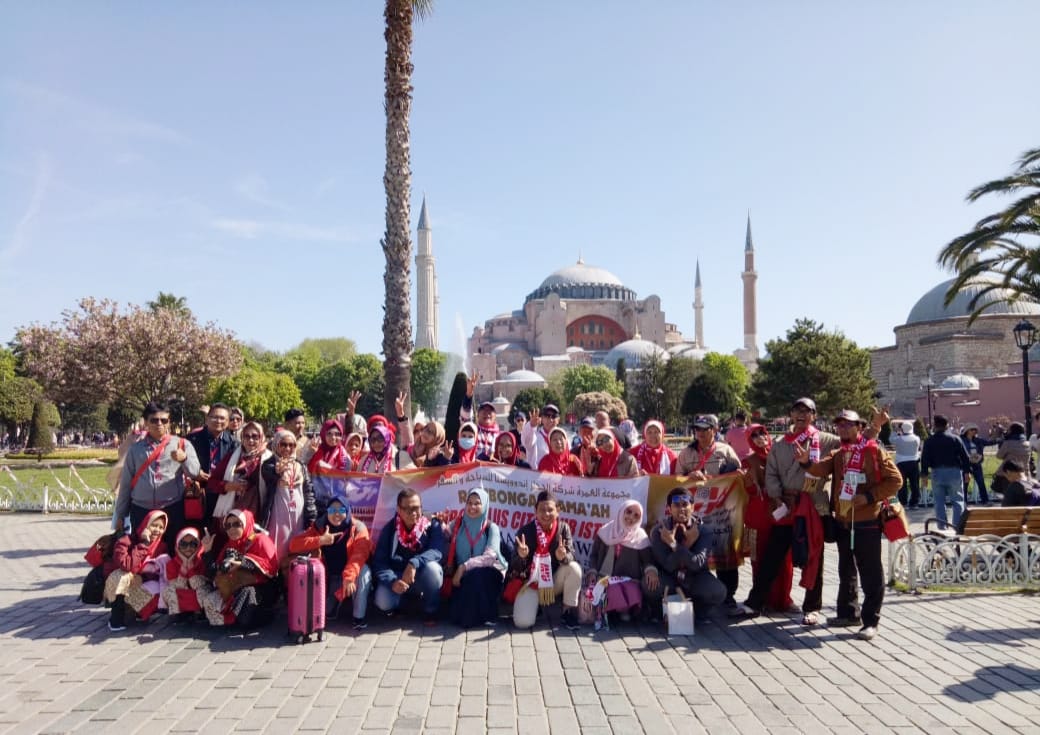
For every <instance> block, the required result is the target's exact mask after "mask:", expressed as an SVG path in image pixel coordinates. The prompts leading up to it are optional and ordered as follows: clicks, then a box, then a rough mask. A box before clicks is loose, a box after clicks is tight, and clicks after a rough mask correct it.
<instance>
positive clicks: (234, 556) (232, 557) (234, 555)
mask: <svg viewBox="0 0 1040 735" xmlns="http://www.w3.org/2000/svg"><path fill="white" fill-rule="evenodd" d="M236 561H237V562H241V561H242V554H240V553H239V552H238V551H237V550H236V549H228V550H227V551H226V552H225V553H224V559H223V560H222V561H221V562H220V571H222V572H224V573H227V572H230V571H231V565H232V562H236Z"/></svg>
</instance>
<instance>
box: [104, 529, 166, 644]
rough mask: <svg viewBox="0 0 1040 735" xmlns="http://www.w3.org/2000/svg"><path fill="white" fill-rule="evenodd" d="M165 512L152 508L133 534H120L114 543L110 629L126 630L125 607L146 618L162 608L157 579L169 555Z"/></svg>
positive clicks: (108, 592) (107, 590) (107, 586)
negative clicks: (165, 539)
mask: <svg viewBox="0 0 1040 735" xmlns="http://www.w3.org/2000/svg"><path fill="white" fill-rule="evenodd" d="M168 522H169V521H168V518H167V516H166V513H164V512H163V511H161V510H151V511H148V513H147V514H146V515H145V517H144V518H143V519H142V520H141V523H140V524H138V526H137V528H136V529H134V533H133V535H132V536H129V535H126V536H121V537H120V538H119V540H118V541H116V542H115V544H114V546H113V547H112V561H113V563H114V565H115V567H116V569H115V571H113V572H112V573H111V574H109V575H108V579H106V580H105V600H106V601H107V602H110V603H112V613H111V615H110V617H109V620H108V629H109V630H110V631H112V632H113V633H116V632H119V631H121V630H126V608H127V606H128V605H129V606H130V609H131V610H133V611H134V612H135V613H137V615H138V617H140V618H141V619H142V620H147V619H148V618H149V617H150V616H151V614H152V613H153V612H155V611H156V610H158V608H159V591H160V590H159V588H158V582H159V580H160V579H161V578H162V577H163V567H165V566H166V562H168V561H169V559H170V557H169V555H168V554H167V553H166V542H165V541H163V534H164V533H166V524H167V523H168Z"/></svg>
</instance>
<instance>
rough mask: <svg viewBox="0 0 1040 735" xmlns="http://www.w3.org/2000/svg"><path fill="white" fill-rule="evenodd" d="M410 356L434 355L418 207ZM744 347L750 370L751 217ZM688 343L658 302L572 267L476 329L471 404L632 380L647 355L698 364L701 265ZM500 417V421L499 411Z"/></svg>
mask: <svg viewBox="0 0 1040 735" xmlns="http://www.w3.org/2000/svg"><path fill="white" fill-rule="evenodd" d="M416 274H417V282H416V291H417V299H416V301H417V308H416V322H417V325H416V326H417V328H416V347H423V346H425V347H434V348H436V342H435V339H436V333H437V327H436V322H437V319H436V314H435V312H431V309H434V310H435V308H436V275H435V273H434V269H433V258H432V248H431V234H430V219H429V213H428V211H427V208H426V201H425V199H424V200H423V206H422V211H421V214H420V217H419V231H418V248H417V255H416ZM741 279H742V281H743V287H744V301H743V306H744V347H743V348H742V349H739V350H737V351H736V352H735V354H736V356H737V357H738V358H739V359H740V360H741V362H742V363H743V364H744V365H745V366H747V367H748V368H749V369H750V370H752V371H753V370H754V369H755V367H756V366H757V363H758V357H759V352H758V347H757V346H756V339H757V335H756V300H755V286H756V281H757V279H758V274H757V273H756V272H755V251H754V246H753V244H752V239H751V217H750V215H749V216H748V222H747V233H746V236H745V243H744V271H743V272H742V274H741ZM693 310H694V335H693V338H692V339H689V338H687V337H685V336H684V335H683V334H682V332H680V331H679V329H678V327H677V326H676V325H675V324H673V323H670V322H668V321H667V319H666V317H665V312H664V310H663V309H662V305H661V299H660V297H659V296H657V295H654V294H651V295H649V296H646V297H645V298H642V299H641V298H639V296H638V294H637V293H636V291H635V290H633V289H632V288H630V287H629V286H628V285H626V284H625V283H623V282H622V281H621V279H620V278H618V277H617V276H616V275H615V274H614V273H611V272H610V271H609V270H606V269H605V268H601V267H597V266H594V265H590V264H588V263H586V262H585V261H584V260H583V259H582V258H581V257H580V256H579V258H578V260H577V262H576V263H574V264H573V265H568V266H565V267H563V268H559V269H557V270H555V271H553V272H552V273H550V274H549V275H548V276H546V278H545V279H544V280H543V281H542V282H541V283H540V284H539V285H538V287H537V288H535V289H534V290H533V291H531V292H530V293H528V294H527V296H526V298H525V299H524V303H523V305H522V306H521V307H520V308H519V309H515V310H513V311H508V312H505V313H502V314H498V315H497V316H493V317H491V318H490V319H487V320H486V321H485V322H484V325H483V326H478V327H475V328H474V330H473V333H472V335H471V336H470V338H469V340H468V345H467V346H468V352H469V361H470V365H471V369H472V370H475V371H476V372H478V373H479V374H480V375H481V376H483V381H482V382H481V383H480V384H479V385H478V387H477V392H476V394H475V398H476V399H477V400H494V401H498V402H499V403H500V404H501V405H502V407H503V408H505V407H507V406H508V404H509V402H511V401H512V399H513V398H515V397H516V394H517V393H519V392H520V391H521V390H524V389H526V388H541V387H545V386H546V385H547V379H548V378H550V377H552V376H553V375H554V374H555V373H557V372H559V371H561V370H563V369H565V368H567V367H570V366H573V365H605V366H606V367H608V368H610V369H611V370H614V369H616V367H617V364H618V362H619V361H621V360H624V363H625V367H626V369H628V370H638V369H639V368H640V365H641V364H642V363H643V362H644V361H645V360H647V359H648V358H649V357H650V356H651V355H656V356H657V357H659V358H660V359H663V360H667V359H669V358H670V357H672V356H676V355H680V356H683V357H691V358H694V359H701V358H703V357H704V355H705V354H707V352H708V349H707V346H706V345H705V344H704V322H703V311H704V302H703V298H702V285H701V273H700V262H699V261H698V262H697V264H696V267H695V276H694V301H693ZM500 413H503V411H500Z"/></svg>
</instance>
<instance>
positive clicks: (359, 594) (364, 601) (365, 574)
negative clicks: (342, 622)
mask: <svg viewBox="0 0 1040 735" xmlns="http://www.w3.org/2000/svg"><path fill="white" fill-rule="evenodd" d="M354 584H356V585H357V590H355V592H354V596H353V597H351V598H350V602H351V606H352V608H353V615H354V617H355V618H358V619H359V620H364V619H365V613H367V612H368V596H369V595H370V594H371V593H372V570H371V569H369V568H368V564H365V565H364V566H362V567H361V571H360V572H359V573H358V576H357V579H355V580H354ZM342 586H343V577H339V578H337V579H330V580H329V583H328V585H327V586H326V593H325V595H326V596H325V600H326V602H325V609H326V611H328V612H329V613H330V615H329V617H332V615H331V612H332V611H333V610H336V611H337V613H338V614H339V615H342V607H343V606H344V605H343V603H346V600H343V603H340V601H339V600H337V599H336V593H337V592H339V588H340V587H342Z"/></svg>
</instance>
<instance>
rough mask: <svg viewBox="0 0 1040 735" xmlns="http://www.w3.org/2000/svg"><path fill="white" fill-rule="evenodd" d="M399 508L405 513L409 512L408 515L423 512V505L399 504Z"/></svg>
mask: <svg viewBox="0 0 1040 735" xmlns="http://www.w3.org/2000/svg"><path fill="white" fill-rule="evenodd" d="M397 509H398V510H400V511H402V512H404V513H407V514H408V515H413V516H417V515H419V514H420V513H422V506H421V505H408V506H404V505H399V506H397Z"/></svg>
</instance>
